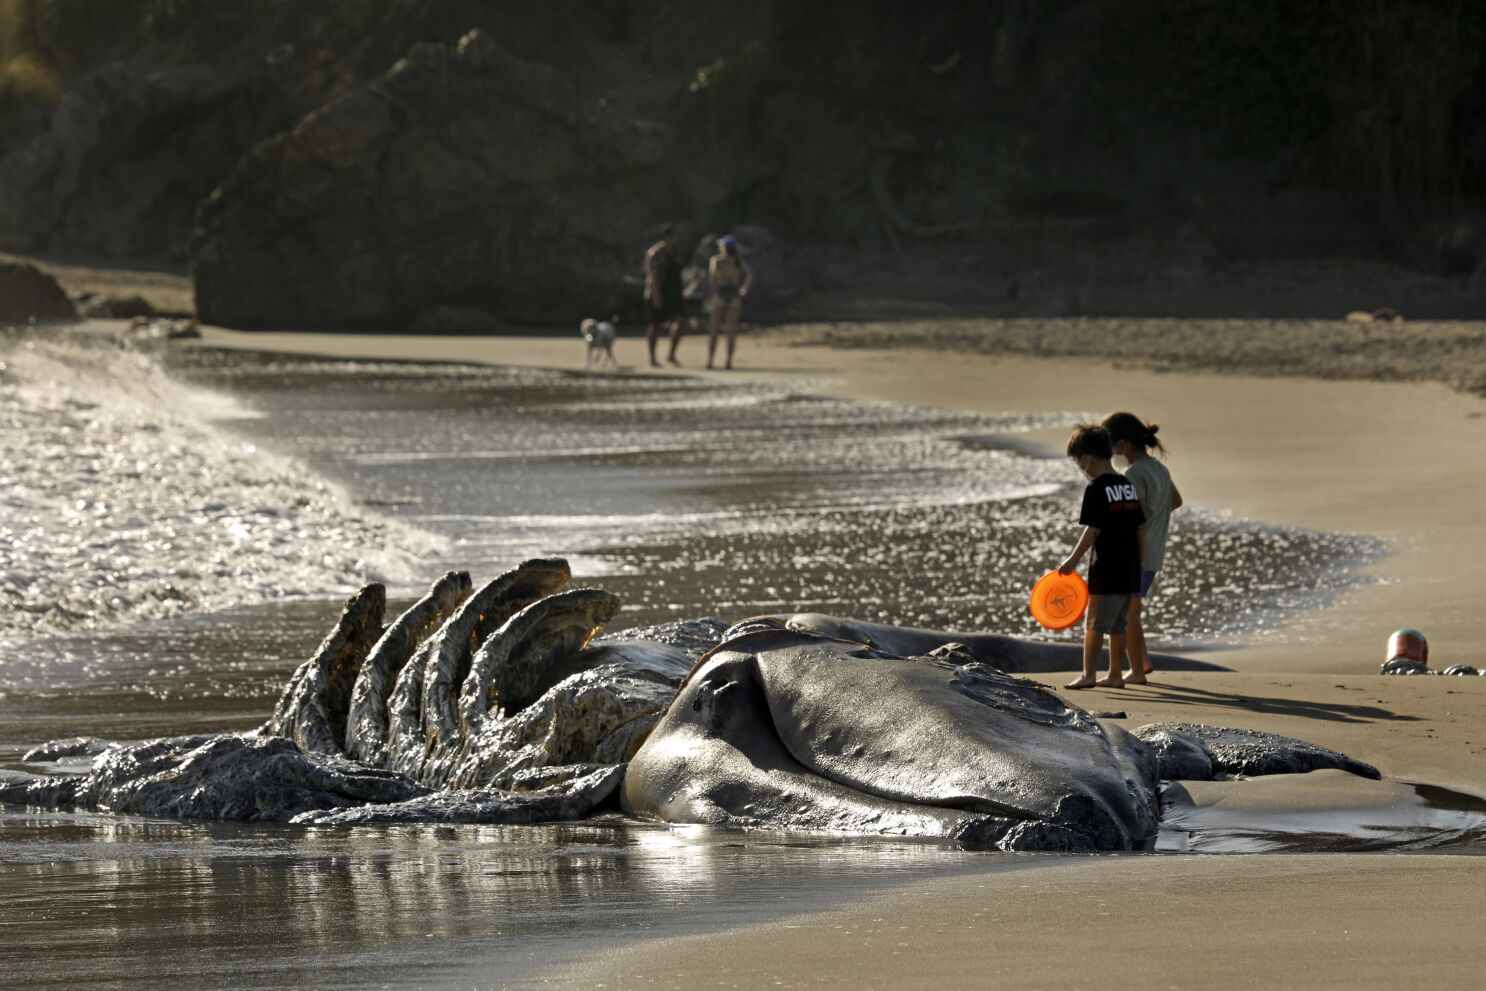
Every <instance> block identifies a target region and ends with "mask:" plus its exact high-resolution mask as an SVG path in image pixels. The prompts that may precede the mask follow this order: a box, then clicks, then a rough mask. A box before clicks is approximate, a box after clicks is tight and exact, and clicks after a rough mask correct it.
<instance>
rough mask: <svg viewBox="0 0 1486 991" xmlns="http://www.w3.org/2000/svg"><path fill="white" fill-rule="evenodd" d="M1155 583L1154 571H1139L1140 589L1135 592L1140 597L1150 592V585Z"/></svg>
mask: <svg viewBox="0 0 1486 991" xmlns="http://www.w3.org/2000/svg"><path fill="white" fill-rule="evenodd" d="M1154 584H1156V573H1155V572H1154V571H1142V572H1141V573H1140V591H1139V592H1136V593H1135V594H1136V595H1138V596H1140V597H1141V598H1142V599H1143V598H1145V597H1146V596H1147V595H1150V594H1151V586H1152V585H1154Z"/></svg>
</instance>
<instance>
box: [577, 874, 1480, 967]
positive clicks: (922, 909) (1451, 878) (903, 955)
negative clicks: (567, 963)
mask: <svg viewBox="0 0 1486 991" xmlns="http://www.w3.org/2000/svg"><path fill="white" fill-rule="evenodd" d="M1483 890H1486V858H1483V857H1406V856H1392V857H1390V856H1375V857H1367V856H1355V857H1338V856H1306V855H1297V856H1230V857H1149V856H1145V857H1141V856H1134V857H1119V858H1100V859H1097V860H1095V859H1091V860H1083V861H1078V860H1074V861H1066V860H1065V861H1058V862H1056V863H1052V864H1049V865H1047V866H1041V865H1038V864H1036V863H1035V861H1033V862H1030V863H1028V864H1027V866H1026V867H1025V869H1022V870H1016V871H1007V872H996V873H990V872H987V873H983V874H965V875H960V876H956V877H952V878H947V879H942V880H935V881H931V882H925V883H922V884H916V885H913V886H911V887H908V888H905V889H900V890H898V891H896V892H893V893H890V894H887V895H877V896H871V897H868V898H866V899H864V900H862V901H859V902H856V903H854V904H851V905H848V906H843V907H841V908H838V909H835V910H832V911H828V912H813V913H807V914H800V915H795V916H791V917H787V918H784V919H780V920H778V921H776V922H769V923H763V924H760V925H756V926H749V927H745V928H742V929H739V930H736V931H733V932H729V933H726V934H722V935H707V936H687V937H681V938H676V939H670V940H664V941H657V942H654V943H642V944H639V945H634V946H629V947H624V948H621V949H616V950H612V951H609V952H606V953H603V954H602V955H598V956H596V957H594V958H593V959H591V960H589V961H587V962H585V963H584V964H583V965H581V966H579V967H575V968H573V969H571V970H565V971H564V972H563V973H562V974H561V975H560V976H558V977H557V979H556V981H555V983H559V984H564V985H567V986H571V987H655V988H694V987H785V988H793V987H816V986H821V985H826V986H842V987H853V988H946V987H965V988H971V987H974V988H986V987H994V988H1058V989H1068V991H1078V989H1085V988H1087V989H1093V988H1099V989H1119V988H1138V989H1149V988H1202V989H1221V988H1345V989H1354V988H1392V987H1398V986H1417V987H1428V988H1478V987H1480V980H1481V972H1480V948H1481V947H1480V940H1481V932H1480V919H1481V910H1482V908H1483V907H1486V897H1483V895H1482V891H1483Z"/></svg>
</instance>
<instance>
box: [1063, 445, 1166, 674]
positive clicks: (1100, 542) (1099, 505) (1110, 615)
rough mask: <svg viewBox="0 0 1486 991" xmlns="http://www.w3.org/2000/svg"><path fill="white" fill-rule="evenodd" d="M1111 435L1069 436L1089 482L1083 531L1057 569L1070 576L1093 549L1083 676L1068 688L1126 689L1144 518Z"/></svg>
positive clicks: (1074, 455) (1073, 454)
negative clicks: (1102, 669) (1128, 627)
mask: <svg viewBox="0 0 1486 991" xmlns="http://www.w3.org/2000/svg"><path fill="white" fill-rule="evenodd" d="M1113 454H1114V447H1113V444H1112V442H1111V441H1110V439H1109V431H1107V430H1105V429H1104V428H1103V427H1096V426H1093V425H1092V424H1087V423H1080V424H1079V425H1078V426H1077V427H1076V428H1075V429H1074V431H1073V436H1071V437H1069V438H1068V456H1069V457H1070V458H1072V459H1073V461H1074V463H1075V464H1077V465H1078V467H1079V470H1080V471H1082V472H1083V473H1084V476H1085V477H1086V478H1088V479H1089V485H1088V487H1087V488H1086V489H1084V501H1083V506H1082V508H1081V509H1080V510H1079V514H1078V521H1079V522H1080V523H1082V524H1083V526H1084V532H1083V534H1082V535H1081V536H1080V537H1079V538H1078V543H1077V545H1075V546H1074V548H1073V553H1072V554H1069V555H1068V557H1067V559H1066V560H1064V561H1063V563H1062V564H1060V565H1058V571H1059V572H1060V573H1062V574H1065V575H1067V574H1071V573H1072V572H1073V569H1075V568H1077V567H1078V562H1079V561H1081V560H1082V559H1083V556H1084V555H1085V554H1087V553H1088V552H1089V549H1090V548H1092V549H1093V551H1094V560H1093V562H1092V563H1091V564H1090V565H1089V596H1090V598H1089V614H1088V621H1087V625H1086V627H1085V630H1084V673H1083V674H1082V675H1081V676H1080V677H1078V678H1075V679H1074V680H1073V681H1070V682H1069V683H1068V686H1067V687H1069V688H1093V687H1094V686H1095V685H1102V686H1104V687H1107V688H1122V687H1124V684H1125V680H1124V678H1123V677H1122V676H1121V674H1120V668H1121V667H1122V666H1123V664H1124V656H1125V623H1126V618H1127V616H1128V614H1129V611H1130V600H1131V598H1133V597H1134V594H1135V592H1136V591H1138V590H1139V588H1140V572H1141V561H1140V555H1141V553H1142V549H1143V548H1144V546H1145V538H1146V532H1145V516H1144V514H1142V513H1141V511H1140V498H1139V496H1138V495H1137V494H1136V491H1135V485H1134V484H1133V483H1132V482H1130V481H1129V480H1128V479H1126V478H1125V476H1124V475H1121V474H1120V473H1119V472H1117V471H1115V470H1114V465H1113V464H1111V463H1110V460H1109V459H1110V458H1111V457H1112V456H1113ZM1105 634H1108V635H1109V674H1108V675H1107V676H1106V677H1104V678H1098V670H1099V652H1100V651H1101V650H1102V649H1103V648H1104V636H1105Z"/></svg>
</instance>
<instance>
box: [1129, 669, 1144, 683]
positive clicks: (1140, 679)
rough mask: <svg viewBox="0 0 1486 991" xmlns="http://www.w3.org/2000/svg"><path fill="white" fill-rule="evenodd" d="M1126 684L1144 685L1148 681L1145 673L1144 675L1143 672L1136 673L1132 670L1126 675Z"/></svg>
mask: <svg viewBox="0 0 1486 991" xmlns="http://www.w3.org/2000/svg"><path fill="white" fill-rule="evenodd" d="M1125 684H1127V685H1144V684H1147V682H1146V680H1145V675H1143V674H1136V673H1135V672H1134V671H1131V672H1128V673H1127V674H1126V675H1125Z"/></svg>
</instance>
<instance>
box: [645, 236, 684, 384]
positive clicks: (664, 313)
mask: <svg viewBox="0 0 1486 991" xmlns="http://www.w3.org/2000/svg"><path fill="white" fill-rule="evenodd" d="M680 241H681V235H679V234H678V233H676V228H675V227H672V226H670V225H669V224H667V225H666V228H665V229H664V230H663V231H661V236H660V240H659V241H657V242H655V243H654V244H652V245H651V246H650V250H648V251H646V252H645V302H646V304H648V305H649V307H650V329H649V330H648V331H646V333H645V343H646V345H647V346H648V347H649V348H650V367H651V368H659V367H660V362H658V361H656V360H655V342H656V340H657V339H658V338H659V337H660V332H661V328H662V327H669V328H670V334H671V351H670V354H669V355H667V357H666V360H667V361H669V362H670V363H671V364H673V365H680V364H681V362H679V361H677V360H676V346H677V345H678V344H680V343H681V337H682V335H683V334H685V333H686V311H685V309H684V307H685V304H686V301H685V300H684V299H682V295H681V262H680V260H679V259H677V257H676V245H677V244H679V243H680Z"/></svg>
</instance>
